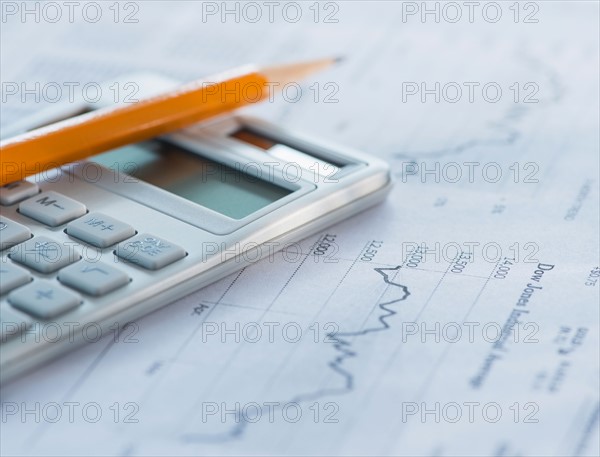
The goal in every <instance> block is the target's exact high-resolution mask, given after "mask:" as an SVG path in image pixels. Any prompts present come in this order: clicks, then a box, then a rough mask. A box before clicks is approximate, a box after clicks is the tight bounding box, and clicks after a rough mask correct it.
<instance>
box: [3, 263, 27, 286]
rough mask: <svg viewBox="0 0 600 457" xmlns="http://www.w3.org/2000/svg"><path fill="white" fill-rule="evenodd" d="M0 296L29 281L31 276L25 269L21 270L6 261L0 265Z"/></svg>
mask: <svg viewBox="0 0 600 457" xmlns="http://www.w3.org/2000/svg"><path fill="white" fill-rule="evenodd" d="M0 273H1V274H0V294H5V293H8V292H10V291H11V290H13V289H16V288H17V287H19V286H22V285H23V284H27V283H28V282H30V281H31V275H30V274H29V272H28V271H27V270H26V269H25V268H21V267H18V266H16V265H15V264H13V263H12V262H10V261H8V262H6V263H4V262H3V263H2V264H0Z"/></svg>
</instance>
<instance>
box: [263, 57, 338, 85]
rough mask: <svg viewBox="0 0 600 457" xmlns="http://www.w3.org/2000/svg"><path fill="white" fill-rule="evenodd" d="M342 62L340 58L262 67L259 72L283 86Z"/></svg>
mask: <svg viewBox="0 0 600 457" xmlns="http://www.w3.org/2000/svg"><path fill="white" fill-rule="evenodd" d="M342 60H343V58H342V57H330V58H326V59H318V60H309V61H305V62H300V63H293V64H284V65H276V66H270V67H264V68H262V69H261V70H260V72H261V73H262V74H263V75H265V76H266V77H267V79H268V80H269V81H271V82H278V83H279V84H281V85H285V84H287V83H291V82H297V81H299V80H302V79H304V78H306V77H307V76H309V75H311V74H313V73H316V72H318V71H321V70H325V69H326V68H329V67H331V66H332V65H334V64H337V63H339V62H341V61H342Z"/></svg>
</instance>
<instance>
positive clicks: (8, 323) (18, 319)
mask: <svg viewBox="0 0 600 457" xmlns="http://www.w3.org/2000/svg"><path fill="white" fill-rule="evenodd" d="M32 323H33V319H31V317H29V316H28V315H27V314H23V313H21V312H19V311H17V310H16V309H14V308H13V307H11V306H6V307H2V308H0V340H1V341H2V343H4V342H5V341H6V340H7V339H8V338H10V337H11V336H15V335H18V334H19V333H21V332H24V331H25V330H27V329H28V328H29V327H31V324H32Z"/></svg>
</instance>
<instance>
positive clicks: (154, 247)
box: [116, 233, 185, 270]
mask: <svg viewBox="0 0 600 457" xmlns="http://www.w3.org/2000/svg"><path fill="white" fill-rule="evenodd" d="M116 252H117V256H119V257H120V258H122V259H123V260H127V261H128V262H132V263H135V264H137V265H139V266H141V267H144V268H147V269H148V270H158V269H159V268H162V267H164V266H166V265H169V264H170V263H173V262H175V261H176V260H179V259H181V258H183V257H185V250H184V249H183V248H182V247H181V246H177V245H176V244H173V243H171V242H169V241H166V240H163V239H162V238H158V237H157V236H154V235H150V234H149V233H143V234H141V235H138V236H136V237H134V238H132V239H130V240H127V241H124V242H123V243H121V244H119V245H118V246H117V250H116Z"/></svg>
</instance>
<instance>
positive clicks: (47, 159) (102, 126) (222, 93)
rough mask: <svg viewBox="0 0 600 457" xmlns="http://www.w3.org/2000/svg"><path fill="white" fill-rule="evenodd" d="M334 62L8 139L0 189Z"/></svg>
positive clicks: (221, 78)
mask: <svg viewBox="0 0 600 457" xmlns="http://www.w3.org/2000/svg"><path fill="white" fill-rule="evenodd" d="M336 60H337V59H322V60H315V61H310V62H304V63H296V64H291V65H281V66H274V67H266V68H254V67H251V68H249V67H243V68H241V69H238V70H233V71H230V72H227V73H224V74H222V75H218V76H215V77H213V78H206V79H201V80H198V81H194V82H191V83H188V84H185V85H183V86H181V87H179V88H177V89H176V90H174V91H171V92H168V93H165V94H161V95H158V96H155V97H151V98H148V99H145V100H141V101H139V102H136V103H133V104H129V105H120V106H118V107H114V108H113V107H109V108H103V109H99V110H97V111H93V112H90V113H85V114H82V115H80V116H76V117H73V118H70V119H66V120H64V121H60V122H57V123H55V124H51V125H48V126H45V127H41V128H39V129H36V130H32V131H30V132H27V133H24V134H22V135H18V136H15V137H12V138H9V139H7V140H5V141H2V142H0V164H1V169H2V175H1V177H0V185H4V184H7V183H10V182H13V181H18V180H21V179H23V178H25V177H26V176H28V175H31V174H35V173H37V172H39V171H41V170H42V169H48V168H51V167H55V166H60V165H64V164H67V163H70V162H75V161H77V160H81V159H84V158H86V157H89V156H92V155H95V154H99V153H101V152H104V151H107V150H110V149H114V148H117V147H120V146H124V145H126V144H130V143H135V142H138V141H143V140H147V139H150V138H153V137H155V136H159V135H163V134H165V133H168V132H172V131H174V130H178V129H180V128H183V127H186V126H188V125H191V124H194V123H196V122H199V121H203V120H205V119H208V118H210V117H213V116H217V115H220V114H224V113H227V112H229V111H232V110H234V109H237V108H240V107H242V106H245V105H248V104H250V103H256V102H259V101H262V100H264V99H265V98H267V97H269V95H270V94H271V93H272V91H273V90H277V88H281V87H282V86H284V85H285V84H287V83H289V82H292V81H297V80H299V79H302V78H304V77H306V76H308V75H309V74H311V73H313V72H315V71H318V70H321V69H323V68H326V67H328V66H330V65H331V64H333V63H334V62H335V61H336ZM43 167H45V168H43Z"/></svg>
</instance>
